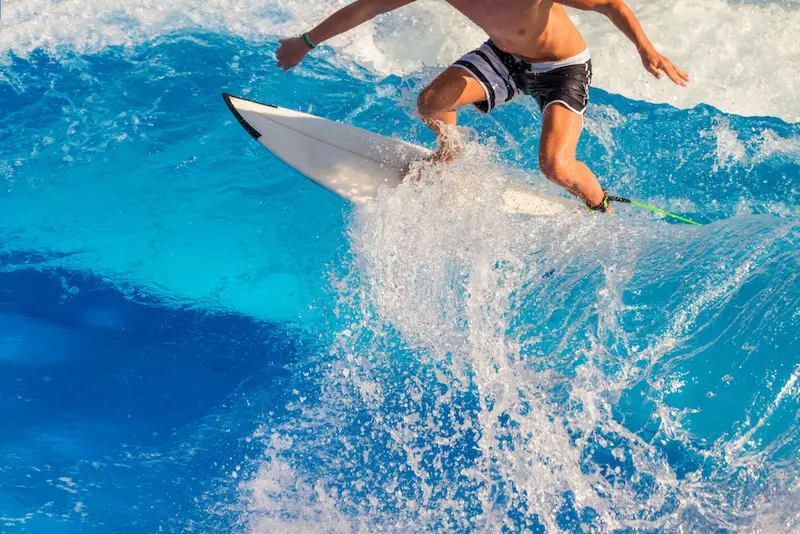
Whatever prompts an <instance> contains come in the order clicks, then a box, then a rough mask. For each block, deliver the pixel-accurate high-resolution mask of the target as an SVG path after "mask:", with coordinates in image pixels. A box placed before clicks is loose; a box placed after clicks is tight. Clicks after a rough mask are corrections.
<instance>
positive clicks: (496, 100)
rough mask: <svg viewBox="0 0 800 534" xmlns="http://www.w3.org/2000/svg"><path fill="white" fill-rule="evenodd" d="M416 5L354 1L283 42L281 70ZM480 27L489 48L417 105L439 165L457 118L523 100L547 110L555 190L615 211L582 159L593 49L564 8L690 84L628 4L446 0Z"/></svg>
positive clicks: (545, 152)
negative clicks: (601, 20) (615, 33)
mask: <svg viewBox="0 0 800 534" xmlns="http://www.w3.org/2000/svg"><path fill="white" fill-rule="evenodd" d="M413 1H414V0H357V1H356V2H354V3H352V4H350V5H348V6H346V7H344V8H342V9H340V10H339V11H337V12H336V13H334V14H333V15H331V16H330V17H328V18H327V19H325V20H324V21H323V22H322V23H320V24H319V25H318V26H316V27H315V28H313V29H312V30H311V31H309V32H307V33H304V34H302V35H301V36H299V37H293V38H290V39H281V45H280V47H279V48H278V51H277V53H276V56H277V59H278V66H279V67H280V68H282V69H283V70H284V71H288V70H289V69H290V68H292V67H294V66H295V65H297V64H298V63H300V61H301V60H302V59H303V58H304V57H305V55H306V54H307V53H308V52H309V51H310V50H312V49H313V48H314V47H315V46H317V45H318V44H320V43H322V42H324V41H326V40H328V39H330V38H332V37H334V36H336V35H339V34H340V33H344V32H346V31H348V30H350V29H352V28H354V27H356V26H358V25H359V24H361V23H363V22H366V21H367V20H370V19H372V18H373V17H376V16H377V15H379V14H381V13H386V12H388V11H392V10H394V9H397V8H399V7H402V6H404V5H406V4H410V3H411V2H413ZM448 2H449V3H450V4H451V5H452V6H453V7H455V8H456V9H457V10H459V11H460V12H461V13H463V14H464V15H465V16H466V17H468V18H469V19H470V20H471V21H473V22H474V23H475V24H477V25H478V26H480V27H481V28H482V29H483V30H484V31H485V32H486V33H487V34H488V35H489V40H488V41H486V42H485V43H484V44H483V45H481V46H480V47H479V48H478V49H476V50H473V51H472V52H469V53H468V54H466V55H465V56H463V57H462V58H461V59H459V60H458V61H456V62H455V63H454V64H452V65H451V66H449V67H448V68H446V69H445V70H444V71H443V72H442V73H441V74H439V76H437V77H436V79H434V80H433V82H431V83H430V85H428V86H427V87H425V88H424V89H423V90H422V92H421V93H420V95H419V98H418V100H417V108H418V111H419V114H420V116H421V117H422V120H423V121H425V123H426V124H427V125H428V126H429V127H430V128H431V130H433V132H434V133H436V135H437V137H438V139H439V148H438V150H437V151H436V153H435V154H434V157H433V159H434V160H435V161H449V160H451V159H452V158H453V157H454V156H455V152H456V150H457V148H456V147H455V145H454V144H453V143H452V142H450V141H449V139H448V137H447V136H446V135H444V134H445V130H446V127H447V125H454V124H455V123H456V110H457V109H458V108H460V107H461V106H464V105H467V104H472V105H474V106H475V107H476V108H477V109H478V110H479V111H480V112H482V113H489V112H490V111H491V110H492V109H494V108H495V107H497V106H499V105H501V104H504V103H506V102H509V101H511V100H512V99H514V98H517V97H520V96H522V95H530V96H532V97H533V98H534V99H536V102H537V103H538V104H539V107H540V109H541V111H542V136H541V140H540V143H539V168H540V169H541V171H542V173H543V174H544V175H545V176H546V177H547V178H548V179H549V180H551V181H552V182H555V183H557V184H558V185H560V186H562V187H564V188H565V189H566V190H567V191H569V192H570V193H572V194H574V195H576V196H578V197H580V198H582V199H583V200H584V201H585V202H586V205H587V206H588V207H589V208H590V209H592V210H596V211H602V212H606V211H609V212H610V211H611V209H610V207H609V205H608V195H607V194H606V192H605V190H603V188H602V187H601V186H600V183H599V182H598V181H597V178H596V177H595V175H594V174H593V173H592V171H591V170H590V169H589V167H587V166H586V164H584V163H583V162H581V161H579V160H578V159H577V158H576V157H575V150H576V148H577V145H578V138H579V137H580V135H581V131H582V130H583V113H584V111H585V110H586V105H587V103H588V100H589V85H590V84H591V80H592V61H591V58H590V55H589V49H588V48H587V46H586V42H585V41H584V40H583V37H582V36H581V34H580V32H579V31H578V29H577V28H576V27H575V25H574V24H573V23H572V21H571V20H570V19H569V16H568V15H567V11H566V10H565V9H564V6H569V7H572V8H575V9H580V10H585V11H596V12H598V13H601V14H603V15H605V16H607V17H608V18H609V19H611V21H612V22H613V23H614V25H615V26H616V27H617V28H619V30H620V31H622V33H624V34H625V36H626V37H628V39H630V40H631V41H632V42H633V44H634V45H636V49H637V50H638V51H639V55H640V56H641V59H642V63H643V64H644V67H645V68H646V69H647V70H648V71H649V72H650V73H651V74H653V76H655V77H656V78H661V77H662V75H666V76H667V77H669V79H670V80H672V81H673V82H675V83H676V84H678V85H682V86H685V85H687V84H688V83H689V76H688V75H687V74H686V72H684V71H683V70H682V69H680V68H679V67H677V66H675V65H674V64H673V63H672V61H670V60H669V59H667V58H666V57H664V56H663V55H661V54H660V53H658V51H656V49H655V47H654V46H653V44H652V43H651V42H650V40H649V39H648V38H647V36H646V35H645V33H644V30H643V29H642V26H641V24H640V23H639V21H638V20H637V19H636V16H635V15H634V14H633V11H631V9H630V8H629V7H628V6H627V5H626V4H625V2H624V1H623V0H558V1H553V0H504V1H502V2H501V1H499V0H448Z"/></svg>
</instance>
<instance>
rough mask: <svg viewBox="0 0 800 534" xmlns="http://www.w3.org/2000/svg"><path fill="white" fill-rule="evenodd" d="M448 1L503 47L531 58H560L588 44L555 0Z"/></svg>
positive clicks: (518, 54)
mask: <svg viewBox="0 0 800 534" xmlns="http://www.w3.org/2000/svg"><path fill="white" fill-rule="evenodd" d="M447 1H448V2H449V3H450V4H451V5H452V6H453V7H455V8H456V9H458V10H459V11H460V12H461V13H463V14H464V15H465V16H466V17H467V18H469V19H470V20H472V22H474V23H475V24H477V25H478V26H480V27H481V28H482V29H483V31H485V32H486V33H487V34H489V37H491V39H492V41H493V42H494V43H495V44H496V45H497V46H498V47H499V48H500V49H501V50H503V51H505V52H508V53H510V54H514V55H516V56H518V57H520V58H523V59H525V60H527V61H530V62H538V61H558V60H560V59H565V58H568V57H571V56H574V55H576V54H579V53H580V52H582V51H583V50H584V49H585V48H586V42H585V41H584V40H583V37H582V36H581V34H580V32H578V29H577V28H576V27H575V25H574V24H573V23H572V21H571V20H570V19H569V16H567V12H566V10H565V9H564V6H562V5H560V4H556V3H554V2H553V1H552V0H447Z"/></svg>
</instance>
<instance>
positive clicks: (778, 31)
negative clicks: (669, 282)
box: [0, 0, 800, 122]
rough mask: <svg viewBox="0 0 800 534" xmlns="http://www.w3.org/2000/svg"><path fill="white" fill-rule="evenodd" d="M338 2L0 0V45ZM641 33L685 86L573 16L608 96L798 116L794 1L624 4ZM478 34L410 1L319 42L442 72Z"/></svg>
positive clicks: (273, 26)
mask: <svg viewBox="0 0 800 534" xmlns="http://www.w3.org/2000/svg"><path fill="white" fill-rule="evenodd" d="M345 4H346V2H344V1H342V0H325V1H320V2H315V3H313V4H309V3H308V2H296V1H291V0H290V1H287V0H280V1H278V2H273V3H266V4H265V3H264V2H260V1H258V0H211V1H208V2H202V3H197V2H189V1H188V0H164V1H155V0H143V1H142V2H135V3H123V4H120V3H118V2H115V1H113V0H92V1H89V0H64V1H61V2H54V1H52V0H7V2H6V4H5V5H4V11H3V19H2V21H0V30H1V31H0V51H13V52H14V53H16V54H18V55H22V56H24V55H26V54H28V53H30V52H31V51H32V50H34V49H37V48H41V49H45V50H54V49H56V48H57V47H59V46H62V45H67V46H70V47H73V48H75V49H77V50H79V51H81V52H91V51H97V50H100V49H102V48H103V47H106V46H109V45H135V44H137V43H140V42H142V41H144V40H146V39H151V38H153V37H155V36H158V35H163V34H165V33H167V32H170V31H175V30H187V29H189V30H193V29H196V28H200V29H203V30H208V31H215V32H222V33H233V34H236V35H241V36H244V37H246V38H248V39H251V40H253V41H257V42H262V41H263V40H264V39H265V38H268V37H274V36H277V35H293V34H297V33H299V32H301V31H302V30H305V29H308V28H309V26H310V25H312V24H314V23H316V22H319V21H320V20H322V19H323V18H324V17H325V16H326V15H328V14H330V13H331V12H333V11H334V10H335V9H337V8H339V7H341V6H343V5H345ZM629 4H630V5H631V7H632V8H633V9H634V11H635V12H636V14H637V15H638V16H639V18H640V19H641V21H642V23H643V25H644V27H645V29H646V31H647V32H648V35H649V36H650V37H651V39H652V40H653V42H654V43H655V44H656V45H657V46H658V48H659V50H661V51H662V52H663V53H664V54H666V55H667V56H669V57H670V58H671V59H673V60H674V61H675V62H676V63H677V64H679V65H681V66H682V67H684V68H685V69H686V70H687V71H688V72H689V73H690V75H691V77H692V83H691V84H690V86H689V87H688V88H680V87H677V86H674V85H673V84H672V83H670V82H668V81H665V80H661V81H659V80H655V79H654V78H652V77H651V76H650V75H649V74H648V73H647V72H646V71H645V70H644V68H643V67H642V65H641V63H640V61H639V57H638V55H637V53H636V51H635V49H634V48H633V46H632V45H631V44H630V43H629V42H627V40H626V38H625V37H624V36H623V35H622V34H621V33H620V32H619V31H617V30H616V29H615V28H613V26H612V25H611V23H610V22H609V21H608V20H606V19H605V18H604V17H602V16H600V15H598V14H594V13H578V12H573V18H574V20H575V21H576V22H577V23H578V25H579V27H580V29H581V31H582V32H583V33H584V36H585V37H586V39H587V41H588V43H589V46H590V49H591V51H592V55H593V58H594V69H595V80H594V81H595V85H596V86H598V87H601V88H603V89H605V90H607V91H611V92H613V93H619V94H621V95H624V96H627V97H630V98H636V99H644V100H648V101H651V102H661V103H670V104H673V105H675V106H679V107H690V106H694V105H696V104H698V103H701V102H704V103H707V104H711V105H713V106H716V107H718V108H720V109H722V110H724V111H727V112H731V113H737V114H742V115H771V116H776V117H780V118H783V119H785V120H787V121H791V122H797V121H800V99H799V98H798V97H797V94H798V92H799V91H800V76H797V71H798V68H799V67H800V64H799V63H800V39H796V36H795V34H794V32H795V31H796V29H797V28H798V27H800V5H799V4H798V3H796V2H782V3H769V4H752V3H729V2H725V1H724V0H702V1H697V0H678V1H669V0H658V1H653V2H645V1H644V0H630V1H629ZM484 39H485V35H484V34H483V32H482V31H481V30H479V29H478V28H477V27H475V26H474V25H472V24H471V23H470V22H468V21H467V20H466V19H465V18H464V17H463V16H461V15H460V14H458V13H457V12H456V11H455V10H454V9H453V8H451V7H450V6H449V5H447V4H445V3H444V2H442V1H440V0H419V1H418V2H416V3H415V4H412V5H410V6H406V7H404V8H402V9H400V10H398V11H397V12H395V13H391V14H388V15H384V16H382V17H379V18H378V19H376V20H374V21H371V22H368V23H366V24H364V25H363V26H361V27H359V28H357V29H355V30H353V31H352V32H350V33H348V34H345V35H343V36H340V37H338V38H336V39H333V40H332V41H331V42H330V43H329V44H331V45H332V46H334V48H336V49H337V50H338V51H340V52H341V53H343V55H344V56H346V57H349V58H352V59H354V60H355V61H356V62H358V63H359V64H361V65H363V66H366V67H368V68H371V69H373V70H374V71H376V72H377V73H380V74H390V73H395V74H409V73H413V72H417V71H419V70H420V69H423V68H425V67H441V66H444V65H447V64H449V63H450V62H452V61H453V60H455V59H457V58H458V57H459V56H460V55H461V54H463V53H464V52H466V51H468V50H470V49H471V48H472V47H474V46H476V45H477V44H479V43H480V42H482V41H483V40H484Z"/></svg>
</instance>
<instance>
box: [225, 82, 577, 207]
mask: <svg viewBox="0 0 800 534" xmlns="http://www.w3.org/2000/svg"><path fill="white" fill-rule="evenodd" d="M222 98H224V99H225V103H226V104H228V107H229V108H230V110H231V112H232V113H233V115H234V116H235V117H236V119H237V120H238V121H239V123H240V124H241V125H242V126H243V127H244V129H245V130H247V132H248V133H249V134H250V135H251V136H253V138H254V139H255V140H256V141H258V142H259V143H261V144H262V145H264V147H266V148H267V150H269V151H270V152H272V153H273V154H275V155H276V156H277V157H278V158H279V159H281V160H282V161H283V162H284V163H286V164H287V165H289V166H290V167H292V168H293V169H295V170H296V171H298V172H299V173H300V174H302V175H304V176H305V177H307V178H309V179H310V180H313V181H314V182H316V183H318V184H319V185H321V186H322V187H325V188H326V189H329V190H330V191H333V192H334V193H336V194H337V195H339V196H340V197H342V198H345V199H347V200H349V201H351V202H353V203H355V204H363V203H365V202H369V201H370V200H372V199H373V198H375V197H376V196H377V194H378V190H379V189H380V188H381V187H396V186H397V185H398V184H400V183H401V181H402V175H401V174H402V172H403V170H404V169H406V168H407V166H408V164H409V163H410V162H412V161H414V160H418V159H420V158H422V157H424V156H426V155H427V154H429V153H430V151H429V150H427V149H425V148H422V147H419V146H416V145H412V144H411V143H406V142H405V141H401V140H399V139H394V138H392V137H386V136H384V135H379V134H376V133H372V132H369V131H367V130H362V129H361V128H356V127H354V126H348V125H346V124H342V123H340V122H334V121H330V120H327V119H323V118H321V117H315V116H314V115H309V114H307V113H300V112H298V111H292V110H289V109H285V108H279V107H277V106H272V105H269V104H261V103H259V102H254V101H252V100H247V99H245V98H239V97H235V96H232V95H229V94H227V93H223V94H222ZM503 201H504V205H503V209H504V210H505V211H507V212H511V213H523V214H526V215H530V216H534V217H536V216H550V215H556V214H558V213H562V212H564V211H566V210H574V209H576V208H577V207H578V204H577V203H576V202H575V201H572V202H570V201H569V200H567V199H564V198H559V197H556V196H553V195H548V194H545V193H540V192H538V191H535V190H533V189H531V188H529V187H526V186H524V185H522V184H519V185H513V186H509V187H508V188H507V189H506V191H505V192H504V195H503Z"/></svg>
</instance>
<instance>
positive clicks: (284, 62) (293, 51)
mask: <svg viewBox="0 0 800 534" xmlns="http://www.w3.org/2000/svg"><path fill="white" fill-rule="evenodd" d="M280 43H281V46H279V47H278V51H277V52H275V57H277V58H278V67H279V68H281V69H283V72H287V71H288V70H289V69H291V68H292V67H294V66H295V65H297V64H298V63H300V62H301V61H302V60H303V58H304V57H306V54H308V53H309V52H310V51H311V49H310V48H309V47H308V45H307V44H306V42H305V41H303V38H302V37H292V38H290V39H281V40H280Z"/></svg>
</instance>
